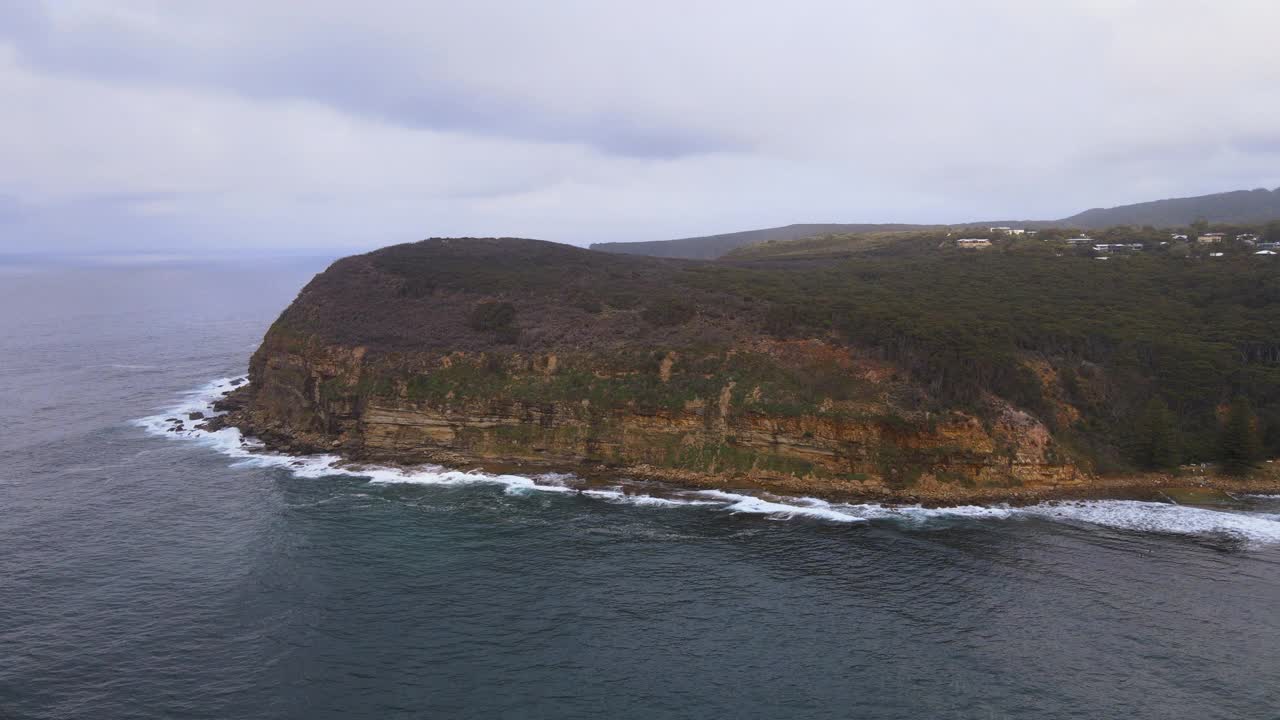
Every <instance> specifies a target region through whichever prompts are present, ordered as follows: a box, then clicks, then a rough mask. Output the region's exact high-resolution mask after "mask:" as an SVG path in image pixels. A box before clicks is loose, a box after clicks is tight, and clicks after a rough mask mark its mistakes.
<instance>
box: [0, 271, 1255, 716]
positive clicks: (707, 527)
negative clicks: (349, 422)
mask: <svg viewBox="0 0 1280 720" xmlns="http://www.w3.org/2000/svg"><path fill="white" fill-rule="evenodd" d="M324 264H325V263H324V262H323V261H321V260H317V259H287V260H285V259H282V260H272V261H253V262H248V261H246V262H242V263H232V262H226V263H215V262H206V263H194V262H187V263H184V262H158V263H151V264H121V265H112V266H103V265H97V266H90V265H82V266H68V265H62V266H52V267H43V266H39V265H31V266H24V267H8V268H0V718H22V719H26V718H51V719H52V718H59V719H61V718H95V719H97V718H102V719H107V718H218V719H240V718H300V719H302V718H306V719H317V718H318V719H323V718H357V719H361V718H369V719H374V718H377V719H383V718H428V717H429V718H453V717H458V718H637V719H639V718H645V719H648V718H721V717H724V718H1049V719H1053V718H1153V719H1155V718H1160V719H1166V718H1195V719H1197V720H1205V719H1210V718H1278V717H1280V498H1268V497H1255V498H1251V499H1250V501H1249V505H1248V507H1247V508H1245V509H1239V510H1230V511H1224V510H1206V509H1198V508H1191V507H1178V506H1172V505H1160V504H1153V503H1139V502H1131V501H1129V502H1126V501H1098V502H1079V503H1061V504H1049V505H1040V506H1034V507H1030V508H1007V507H995V508H957V509H950V510H930V509H924V508H911V507H908V508H886V507H881V506H875V505H840V504H833V503H824V502H820V501H816V500H807V499H801V498H762V497H756V496H752V495H748V494H744V493H724V492H679V491H673V490H670V489H664V488H657V487H654V488H650V489H648V490H645V489H644V488H641V490H642V491H641V492H639V493H636V492H635V488H636V487H637V486H634V485H632V486H628V487H629V488H630V489H629V490H628V491H627V492H624V491H623V490H622V489H621V488H619V489H609V488H607V487H606V488H598V489H595V490H592V491H590V492H585V493H579V492H576V491H574V490H572V489H571V488H569V487H567V486H566V483H565V478H564V477H563V476H556V475H545V476H530V477H522V476H514V475H508V476H491V475H483V474H477V473H465V472H460V471H458V470H457V469H449V468H420V469H416V470H413V471H409V472H405V471H398V470H392V469H386V468H367V469H361V470H351V469H344V468H341V467H338V466H337V465H336V464H335V462H334V460H333V459H332V458H290V457H282V456H274V455H267V454H262V453H258V452H255V451H254V447H253V443H252V441H251V440H249V439H245V438H240V437H239V436H238V434H236V432H235V431H234V430H224V431H221V432H219V433H215V434H210V433H203V432H193V431H189V430H185V431H183V432H169V428H170V427H171V426H172V423H171V422H169V421H168V420H167V418H171V417H185V413H187V412H191V411H194V410H198V409H201V408H206V407H207V404H208V402H209V401H210V400H212V399H213V398H216V397H217V396H218V395H219V393H220V392H222V391H223V389H225V388H227V387H230V383H231V382H233V380H234V379H235V378H238V377H240V376H242V375H243V374H244V372H245V367H246V363H247V359H248V357H249V355H250V353H252V351H253V349H254V348H255V347H256V345H257V343H258V342H259V340H260V339H261V337H262V335H263V333H264V332H265V331H266V329H267V326H268V325H269V324H270V323H271V321H272V320H273V319H274V318H275V316H276V314H277V313H279V311H280V310H282V309H283V308H284V307H285V306H286V305H287V304H288V302H289V301H290V300H291V299H292V297H293V296H294V295H295V294H296V293H297V291H298V289H299V288H301V286H302V285H303V284H304V283H305V282H306V281H307V280H308V279H309V278H310V277H311V275H312V274H314V273H315V272H317V271H319V270H321V269H323V267H324ZM191 425H192V423H190V422H188V423H186V425H185V427H187V428H190V426H191ZM619 480H620V481H621V480H623V478H620V479H619Z"/></svg>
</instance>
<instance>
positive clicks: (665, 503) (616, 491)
mask: <svg viewBox="0 0 1280 720" xmlns="http://www.w3.org/2000/svg"><path fill="white" fill-rule="evenodd" d="M582 494H583V495H585V496H587V497H591V498H596V499H599V500H604V501H605V502H609V503H617V504H625V505H639V506H641V507H689V506H693V505H718V506H724V503H723V502H721V501H718V500H692V499H689V498H684V497H661V496H658V495H646V494H643V493H628V492H624V491H623V490H622V489H621V488H613V489H601V488H591V489H587V490H583V491H582Z"/></svg>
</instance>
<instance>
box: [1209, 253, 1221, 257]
mask: <svg viewBox="0 0 1280 720" xmlns="http://www.w3.org/2000/svg"><path fill="white" fill-rule="evenodd" d="M1223 254H1224V253H1209V257H1222V256H1223Z"/></svg>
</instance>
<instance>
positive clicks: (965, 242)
mask: <svg viewBox="0 0 1280 720" xmlns="http://www.w3.org/2000/svg"><path fill="white" fill-rule="evenodd" d="M956 247H960V248H969V249H970V250H976V249H980V248H989V247H991V241H990V240H988V239H986V238H960V239H959V240H957V241H956Z"/></svg>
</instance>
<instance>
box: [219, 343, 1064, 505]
mask: <svg viewBox="0 0 1280 720" xmlns="http://www.w3.org/2000/svg"><path fill="white" fill-rule="evenodd" d="M250 376H251V383H250V385H249V386H248V387H246V388H245V389H244V390H243V391H242V393H243V394H244V397H243V398H242V400H244V401H245V407H244V409H242V410H239V411H237V412H236V413H233V421H234V422H235V423H236V424H238V425H240V426H241V427H242V428H244V429H246V430H247V431H249V432H251V433H253V434H256V435H258V436H260V437H263V438H265V439H267V440H268V441H269V442H271V443H273V444H275V445H277V446H282V447H285V448H288V449H292V450H294V451H303V452H314V451H326V452H332V451H338V452H341V453H342V454H344V455H346V456H348V457H350V458H353V459H358V460H369V461H377V462H394V463H420V462H439V463H443V464H449V465H455V466H458V465H462V466H475V465H480V466H486V465H491V466H497V465H503V466H505V465H510V464H515V463H520V464H531V465H534V466H538V467H544V468H547V469H555V470H561V471H572V472H577V473H580V474H586V475H590V474H592V473H598V472H601V471H608V472H610V473H613V474H615V475H616V474H629V475H632V476H642V477H652V478H664V479H670V480H673V481H678V482H681V483H686V484H696V485H707V486H717V485H725V484H743V483H747V484H751V485H755V486H760V487H765V488H771V489H776V490H779V491H795V492H806V493H817V494H828V495H850V494H853V495H877V496H904V495H913V494H918V495H923V496H928V495H942V496H946V495H948V494H953V495H961V496H963V495H966V494H972V493H976V494H981V490H982V489H984V488H986V489H992V490H995V489H1000V490H1002V491H1011V490H1014V489H1018V488H1025V489H1028V490H1034V489H1036V488H1061V487H1066V486H1071V485H1075V484H1079V483H1081V482H1083V481H1085V480H1086V479H1087V478H1086V476H1085V475H1084V474H1083V473H1081V472H1080V471H1078V470H1077V469H1076V467H1074V466H1073V465H1072V464H1070V463H1068V462H1067V461H1066V460H1065V458H1064V457H1062V456H1061V454H1060V450H1059V449H1058V448H1057V447H1056V445H1055V442H1054V440H1053V438H1052V435H1051V434H1050V433H1049V432H1048V430H1047V429H1046V428H1045V427H1044V426H1043V425H1042V424H1041V423H1040V422H1039V421H1038V420H1036V419H1035V418H1033V417H1032V416H1030V415H1028V414H1026V413H1024V412H1021V411H1019V410H1017V409H1016V408H1013V407H1011V406H1009V405H1008V404H1006V403H1003V402H1001V401H999V400H998V399H995V398H991V399H990V400H989V402H990V403H991V405H992V412H990V413H989V417H988V419H986V420H982V419H979V418H978V417H977V416H975V415H973V414H970V413H966V412H961V411H955V410H950V411H948V410H943V411H936V410H932V409H927V407H928V403H927V398H924V397H922V393H921V392H920V390H919V389H918V388H916V387H915V386H914V385H913V384H912V383H911V382H909V381H908V380H906V379H904V378H902V377H900V376H899V375H898V373H897V371H896V370H895V369H894V368H893V367H892V366H889V365H887V364H885V363H882V362H877V361H875V360H873V359H870V358H868V357H860V356H859V355H858V354H857V353H856V352H855V351H853V350H851V349H849V348H846V347H840V346H837V345H833V344H830V343H826V342H823V341H819V340H796V341H779V340H768V339H760V338H757V339H754V340H752V341H750V342H745V343H740V344H737V345H735V346H733V347H729V348H726V349H723V350H718V349H716V350H702V351H699V352H694V351H661V352H657V351H654V352H648V353H643V352H641V353H632V354H629V355H628V354H625V353H623V354H616V353H615V354H611V355H608V356H601V355H599V354H597V353H592V352H567V353H566V352H532V353H525V352H519V351H516V350H508V351H491V352H467V351H459V352H403V351H401V352H372V351H370V350H369V349H368V348H367V347H364V346H359V345H347V344H335V343H331V342H326V341H325V340H324V339H322V338H320V337H316V336H308V335H299V334H297V333H295V332H292V331H286V330H284V329H281V328H276V329H273V331H272V332H271V333H269V334H268V336H267V338H266V340H265V342H264V343H263V345H262V347H261V348H260V349H259V350H258V352H257V353H256V354H255V355H254V357H253V360H252V364H251V369H250Z"/></svg>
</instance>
